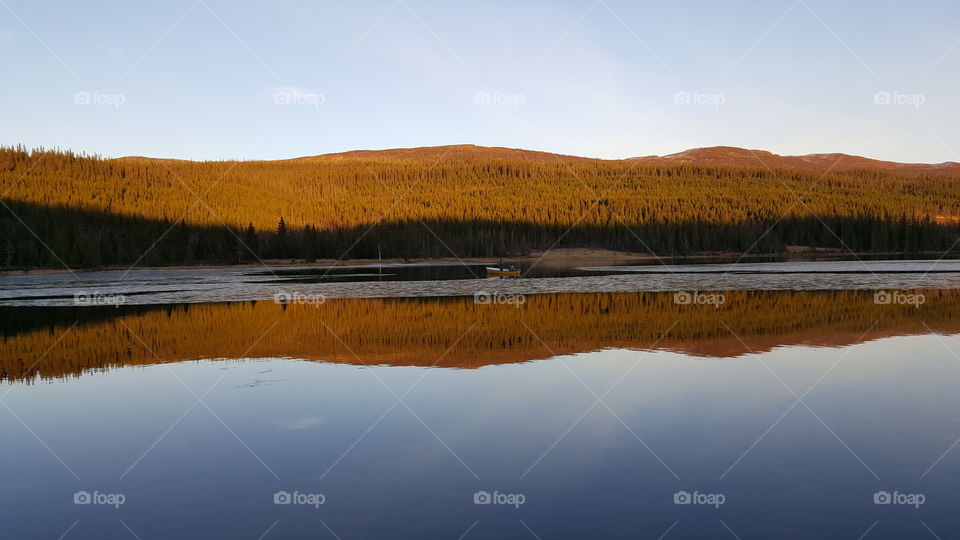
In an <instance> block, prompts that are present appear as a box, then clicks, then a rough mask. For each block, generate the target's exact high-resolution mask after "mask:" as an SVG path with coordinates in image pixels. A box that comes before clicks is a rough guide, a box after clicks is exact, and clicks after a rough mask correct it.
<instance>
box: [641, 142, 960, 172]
mask: <svg viewBox="0 0 960 540" xmlns="http://www.w3.org/2000/svg"><path fill="white" fill-rule="evenodd" d="M630 161H634V162H637V163H643V164H646V165H660V166H669V165H680V164H685V165H695V166H701V167H763V168H768V167H769V168H770V169H792V170H799V171H828V170H861V171H884V172H904V173H919V174H952V175H960V163H956V162H952V161H948V162H945V163H937V164H927V163H897V162H893V161H881V160H877V159H870V158H865V157H860V156H851V155H847V154H807V155H803V156H781V155H779V154H774V153H772V152H767V151H765V150H748V149H745V148H735V147H732V146H715V147H711V148H694V149H691V150H686V151H683V152H678V153H676V154H669V155H666V156H646V157H637V158H630Z"/></svg>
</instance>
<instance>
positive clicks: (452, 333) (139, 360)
mask: <svg viewBox="0 0 960 540" xmlns="http://www.w3.org/2000/svg"><path fill="white" fill-rule="evenodd" d="M725 294H726V303H725V304H724V305H723V306H722V307H721V308H720V309H714V308H713V307H709V306H692V305H683V306H678V305H675V304H674V303H673V295H672V294H669V293H593V294H574V293H570V294H553V295H536V296H529V297H527V298H526V302H525V303H524V304H523V305H521V306H520V307H519V308H516V307H513V306H512V305H496V304H475V303H474V301H473V298H434V299H343V300H331V301H328V302H327V303H325V304H322V305H319V306H310V305H289V306H280V305H277V304H275V303H273V302H259V303H257V302H251V303H233V304H201V305H196V304H194V305H190V306H182V307H176V308H173V309H164V310H155V311H147V310H137V311H129V312H127V311H124V310H122V309H121V310H119V311H117V317H116V318H115V319H113V320H100V319H94V320H92V322H87V323H83V324H80V325H78V326H77V327H75V328H74V329H73V330H72V331H70V332H68V333H66V335H64V331H65V330H66V329H67V328H68V327H69V324H70V323H66V324H63V314H62V313H58V314H54V312H53V311H51V316H54V315H56V318H57V320H51V321H50V324H51V327H50V328H42V329H35V330H28V331H25V332H22V333H19V334H14V335H10V336H8V337H6V338H5V339H4V343H3V348H2V351H0V368H2V370H3V372H4V374H5V375H6V376H7V377H8V378H10V379H12V380H23V379H29V378H34V377H37V376H39V377H43V378H47V377H63V376H69V375H75V374H79V373H81V372H83V371H86V370H96V369H105V368H110V367H116V366H123V365H144V364H154V363H158V362H159V361H163V362H176V361H182V360H196V359H204V358H243V357H276V356H281V357H296V358H305V359H310V360H321V361H326V362H337V363H349V364H389V365H409V366H431V365H434V364H436V365H437V366H439V367H459V368H477V367H481V366H485V365H490V364H506V363H514V362H523V361H529V360H536V359H543V358H549V357H551V356H554V355H555V354H573V353H579V352H585V351H592V350H597V349H602V348H611V347H617V348H634V349H644V348H650V347H654V346H656V348H658V349H666V350H673V351H678V352H684V353H687V354H693V355H698V356H714V357H729V356H737V355H740V354H743V353H745V352H746V349H745V348H744V346H743V344H741V343H740V341H739V339H738V338H737V337H734V336H733V335H731V333H730V330H728V328H727V327H729V328H730V329H731V330H733V332H735V333H736V335H737V336H739V338H740V339H742V340H743V341H744V342H745V343H746V344H747V345H748V346H749V348H750V349H751V350H753V351H766V350H770V349H772V348H774V347H778V346H782V345H796V344H803V345H818V346H843V345H849V344H852V343H855V342H857V340H858V339H860V338H861V336H862V335H863V333H864V332H866V330H867V329H868V328H870V327H871V326H873V325H874V324H875V323H876V325H875V326H874V327H873V329H872V330H871V331H870V332H869V333H868V334H867V335H866V336H864V338H863V339H865V340H869V339H877V338H881V337H887V336H895V335H904V334H919V333H926V332H927V330H926V328H925V327H924V324H926V325H928V326H929V327H930V328H932V329H933V330H935V331H938V332H945V333H955V332H960V291H927V292H925V294H926V303H925V304H924V305H923V306H921V307H920V308H919V309H917V308H913V307H903V306H889V305H877V304H875V303H874V302H873V294H872V293H868V292H856V291H843V292H768V291H765V292H759V291H757V292H744V291H733V292H726V293H725ZM11 313H13V315H12V316H16V312H11ZM4 316H5V317H9V316H11V315H10V314H5V315H4ZM71 322H72V321H71ZM31 326H32V328H37V326H36V325H31ZM671 326H672V329H670V328H671ZM668 329H670V331H669V333H667V334H665V335H664V334H663V332H665V331H667V330H668ZM268 330H269V331H268ZM58 339H59V340H60V341H59V342H57V340H58ZM141 339H142V340H143V342H144V343H146V345H147V347H149V349H148V348H147V347H145V346H144V345H143V344H142V343H141V342H140V340H141ZM541 339H542V342H541ZM658 340H659V342H658ZM544 343H545V344H546V345H544ZM48 349H49V352H47V353H46V354H44V352H45V351H48ZM154 354H156V356H154ZM34 364H35V365H34Z"/></svg>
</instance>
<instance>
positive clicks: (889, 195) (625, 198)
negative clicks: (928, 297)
mask: <svg viewBox="0 0 960 540" xmlns="http://www.w3.org/2000/svg"><path fill="white" fill-rule="evenodd" d="M0 190H2V192H4V193H6V196H5V199H7V200H14V201H19V202H24V203H32V204H39V205H44V206H60V207H67V208H77V209H84V210H92V211H107V212H110V213H113V214H120V215H124V216H130V217H143V218H151V219H162V220H172V221H176V220H179V219H182V220H183V221H184V222H185V223H187V224H194V225H216V226H219V225H223V224H226V225H229V226H233V227H245V226H246V225H247V224H248V223H252V224H253V225H254V226H255V227H256V229H257V230H274V229H276V227H277V221H278V219H279V218H280V217H281V216H282V217H283V218H284V219H285V220H286V222H287V224H288V226H290V227H295V228H296V227H302V226H305V225H311V226H316V227H319V228H320V229H329V228H337V227H341V228H342V227H354V226H364V225H367V224H373V223H377V222H380V221H405V220H407V221H409V220H413V221H416V220H419V219H423V220H437V221H443V220H451V219H455V220H490V221H493V222H509V223H526V224H530V225H532V226H547V227H569V226H571V225H574V224H577V225H580V226H607V225H609V224H611V223H613V224H618V225H619V224H621V223H622V224H625V225H628V226H634V225H641V224H644V223H652V222H662V223H679V222H683V221H687V222H689V221H697V222H703V223H717V224H738V223H745V222H756V221H761V220H764V219H770V220H773V219H777V218H779V217H781V216H783V215H785V214H786V215H787V216H788V217H791V216H798V217H802V216H811V215H818V216H842V217H863V216H901V215H906V216H911V217H914V216H931V217H932V216H936V215H947V216H955V215H960V176H957V177H953V176H951V177H946V178H941V179H938V180H937V181H936V182H931V181H929V180H928V179H926V178H923V177H922V175H916V174H906V173H904V174H901V173H899V172H876V173H871V174H864V173H854V172H850V171H837V172H835V173H831V174H829V175H827V177H826V178H821V175H819V174H815V173H807V172H805V171H797V172H794V173H782V172H769V171H766V170H765V169H763V168H762V167H759V166H753V167H749V168H748V167H739V168H731V167H722V168H720V167H710V166H691V165H688V164H684V163H672V164H670V165H669V166H663V165H653V164H647V163H642V162H639V163H638V162H636V161H603V160H590V159H583V158H568V157H564V156H553V155H551V154H544V153H537V152H528V151H522V150H509V149H496V148H481V147H469V146H456V147H438V148H419V149H407V150H387V151H365V152H356V153H348V154H336V155H328V156H319V157H314V158H301V159H296V160H284V161H242V162H193V161H179V160H152V159H147V158H132V159H119V160H100V159H96V158H88V157H78V156H74V155H72V154H61V153H53V152H35V153H32V154H31V153H29V152H26V151H16V150H10V149H7V150H3V151H0Z"/></svg>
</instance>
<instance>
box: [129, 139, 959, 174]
mask: <svg viewBox="0 0 960 540" xmlns="http://www.w3.org/2000/svg"><path fill="white" fill-rule="evenodd" d="M118 159H119V160H121V161H128V162H133V161H151V160H154V161H158V162H159V161H163V162H169V163H172V162H180V161H187V160H178V159H165V158H150V157H145V156H127V157H122V158H118ZM356 159H372V160H383V161H405V160H411V161H429V162H439V161H443V160H457V159H502V160H507V161H511V160H516V161H540V162H544V161H557V160H561V161H581V162H582V161H606V162H635V163H638V164H644V165H653V166H676V165H694V166H703V167H745V168H762V169H764V168H769V169H787V170H803V171H824V172H825V171H831V170H838V171H839V170H876V171H885V172H911V173H928V174H957V175H960V163H957V162H954V161H947V162H944V163H899V162H895V161H884V160H879V159H872V158H867V157H862V156H854V155H849V154H841V153H831V154H806V155H799V156H782V155H780V154H774V153H773V152H768V151H766V150H751V149H747V148H738V147H734V146H712V147H706V148H692V149H690V150H684V151H683V152H677V153H675V154H667V155H664V156H640V157H632V158H626V159H599V158H589V157H582V156H572V155H565V154H555V153H551V152H543V151H538V150H525V149H522V148H506V147H500V146H478V145H475V144H453V145H444V146H421V147H413V148H388V149H383V150H349V151H346V152H334V153H329V154H318V155H315V156H302V157H297V158H291V159H280V160H274V161H286V162H318V163H319V162H331V161H346V160H356ZM255 161H270V160H255Z"/></svg>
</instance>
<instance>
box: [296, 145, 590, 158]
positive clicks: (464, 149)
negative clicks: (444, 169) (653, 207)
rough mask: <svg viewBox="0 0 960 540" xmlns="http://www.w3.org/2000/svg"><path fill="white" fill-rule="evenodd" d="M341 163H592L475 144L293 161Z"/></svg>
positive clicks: (326, 155) (377, 151)
mask: <svg viewBox="0 0 960 540" xmlns="http://www.w3.org/2000/svg"><path fill="white" fill-rule="evenodd" d="M338 159H378V160H410V161H436V160H441V159H450V160H460V159H496V160H517V161H555V160H558V159H560V160H589V159H591V158H583V157H577V156H567V155H563V154H552V153H550V152H539V151H536V150H523V149H519V148H503V147H498V146H477V145H475V144H455V145H447V146H425V147H418V148H391V149H387V150H352V151H350V152H338V153H333V154H320V155H317V156H305V157H300V158H294V159H293V160H291V161H307V162H309V161H330V160H338Z"/></svg>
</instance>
